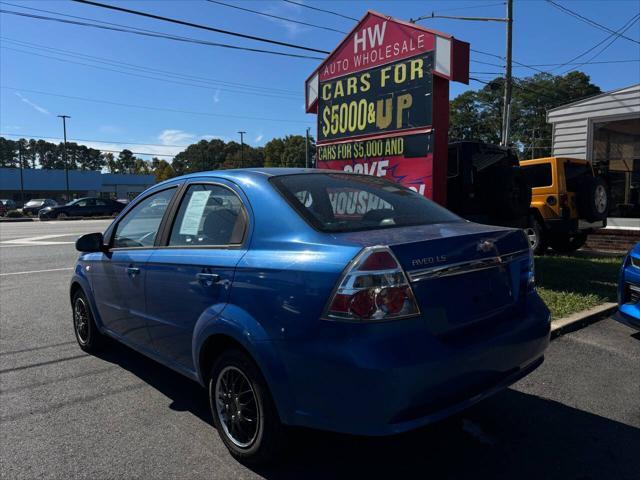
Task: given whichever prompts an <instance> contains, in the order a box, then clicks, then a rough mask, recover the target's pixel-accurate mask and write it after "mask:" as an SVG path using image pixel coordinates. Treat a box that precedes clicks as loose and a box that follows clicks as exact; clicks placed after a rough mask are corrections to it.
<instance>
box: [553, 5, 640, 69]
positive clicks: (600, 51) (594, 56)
mask: <svg viewBox="0 0 640 480" xmlns="http://www.w3.org/2000/svg"><path fill="white" fill-rule="evenodd" d="M638 20H640V15H637V16H636V17H635V20H633V22H631V23H630V24H629V25H628V26H626V27H625V28H624V29H623V30H621V31H622V32H623V33H624V32H626V31H627V30H629V29H630V28H631V27H632V26H633V24H634V23H636V22H637V21H638ZM618 38H620V37H615V36H614V37H613V38H611V40H610V41H609V43H607V44H606V45H605V46H604V47H602V48H601V49H600V50H599V51H598V52H596V53H595V54H594V55H592V56H591V57H589V59H588V60H587V61H585V62H582V63H580V64H578V65H577V67H581V66H583V65H585V64H587V63H589V62H590V61H591V60H593V59H594V58H596V57H598V56H599V55H600V54H601V53H602V52H604V51H605V50H606V49H607V48H609V47H610V46H611V45H613V43H614V42H615V41H616V40H618ZM577 67H576V68H577ZM571 70H575V68H574V67H570V68H568V69H567V70H565V71H564V72H562V74H563V75H564V74H565V73H567V72H569V71H571Z"/></svg>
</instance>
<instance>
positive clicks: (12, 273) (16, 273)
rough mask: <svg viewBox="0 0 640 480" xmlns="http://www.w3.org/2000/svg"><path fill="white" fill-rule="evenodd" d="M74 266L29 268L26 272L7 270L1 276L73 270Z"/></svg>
mask: <svg viewBox="0 0 640 480" xmlns="http://www.w3.org/2000/svg"><path fill="white" fill-rule="evenodd" d="M73 269H74V267H65V268H49V269H47V270H28V271H25V272H7V273H0V277H7V276H9V275H27V274H29V273H46V272H62V271H64V270H73Z"/></svg>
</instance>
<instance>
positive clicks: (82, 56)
mask: <svg viewBox="0 0 640 480" xmlns="http://www.w3.org/2000/svg"><path fill="white" fill-rule="evenodd" d="M0 40H4V41H5V42H9V43H13V44H16V45H18V46H20V47H27V48H33V49H36V50H39V49H40V50H44V51H51V52H53V53H56V54H59V55H69V56H71V57H77V58H80V59H87V60H91V61H96V62H99V63H105V64H113V65H116V66H120V65H124V66H125V67H128V68H133V69H137V70H141V71H149V72H153V73H155V72H157V73H159V74H162V75H169V76H174V77H177V78H184V79H186V80H189V81H196V82H202V83H210V84H212V85H214V86H218V85H222V86H230V87H238V88H246V89H251V90H256V91H267V92H276V93H278V94H291V95H296V96H299V94H298V93H296V92H295V91H293V90H285V89H280V88H272V87H263V86H260V85H252V84H247V83H238V82H228V81H224V80H218V79H215V78H207V77H200V76H197V75H189V74H185V73H175V72H171V71H168V70H161V69H158V68H152V67H146V66H142V65H136V64H134V63H127V62H122V61H119V60H113V59H109V58H104V57H98V56H95V55H87V54H85V53H80V52H76V51H72V50H64V49H61V48H54V47H49V46H46V45H41V44H38V43H31V42H25V41H23V40H16V39H13V38H9V37H2V36H0Z"/></svg>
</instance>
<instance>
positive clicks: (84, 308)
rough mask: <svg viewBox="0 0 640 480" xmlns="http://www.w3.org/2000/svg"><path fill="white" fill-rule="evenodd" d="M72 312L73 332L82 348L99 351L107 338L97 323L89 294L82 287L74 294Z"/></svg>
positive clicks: (90, 351) (86, 350) (88, 350)
mask: <svg viewBox="0 0 640 480" xmlns="http://www.w3.org/2000/svg"><path fill="white" fill-rule="evenodd" d="M71 312H72V318H73V332H74V334H75V336H76V340H77V342H78V345H79V346H80V348H81V349H82V350H84V351H85V352H89V353H92V352H96V351H99V350H100V349H101V348H102V347H103V346H104V343H105V340H106V339H105V336H104V335H102V333H100V330H99V329H98V326H97V325H96V321H95V319H94V317H93V313H92V312H91V307H90V306H89V301H88V300H87V296H86V295H85V294H84V292H83V291H82V290H80V289H78V291H76V293H75V294H74V295H73V299H72V301H71Z"/></svg>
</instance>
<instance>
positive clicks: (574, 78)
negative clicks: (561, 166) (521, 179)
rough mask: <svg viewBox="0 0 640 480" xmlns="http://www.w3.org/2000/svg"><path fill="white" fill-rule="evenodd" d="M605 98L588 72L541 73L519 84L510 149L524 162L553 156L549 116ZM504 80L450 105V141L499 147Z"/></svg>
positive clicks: (515, 87) (513, 102) (463, 95)
mask: <svg viewBox="0 0 640 480" xmlns="http://www.w3.org/2000/svg"><path fill="white" fill-rule="evenodd" d="M598 93H602V91H601V90H600V87H598V86H597V85H594V84H593V83H591V79H590V78H589V76H588V75H586V74H585V73H583V72H570V73H568V74H566V75H564V76H562V75H550V74H547V73H538V74H536V75H533V76H531V77H526V78H521V79H514V84H513V89H512V100H511V121H510V135H509V138H510V143H511V144H513V146H514V147H515V148H516V150H518V153H519V156H520V158H540V157H547V156H549V155H551V150H552V148H551V141H552V126H551V124H549V123H547V111H548V110H549V109H551V108H554V107H558V106H560V105H564V104H567V103H570V102H573V101H576V100H579V99H582V98H585V97H589V96H592V95H597V94H598ZM503 94H504V79H503V78H502V77H497V78H495V79H493V80H491V81H488V82H486V85H485V86H484V87H483V88H482V89H480V90H477V91H473V90H468V91H466V92H464V93H461V94H460V95H458V96H457V97H456V98H454V99H453V100H452V101H451V102H450V104H449V105H450V111H449V141H450V142H454V141H459V140H480V141H483V142H487V143H493V144H499V143H500V132H501V127H502V105H503V102H504V98H503Z"/></svg>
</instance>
